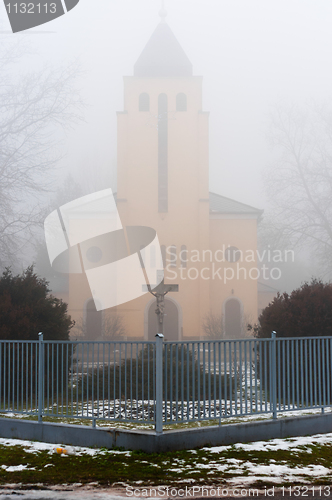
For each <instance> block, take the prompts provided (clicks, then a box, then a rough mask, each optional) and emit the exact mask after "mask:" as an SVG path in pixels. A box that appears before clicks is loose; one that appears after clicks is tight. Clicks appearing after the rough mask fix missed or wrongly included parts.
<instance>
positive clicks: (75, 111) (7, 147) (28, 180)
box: [0, 37, 82, 266]
mask: <svg viewBox="0 0 332 500" xmlns="http://www.w3.org/2000/svg"><path fill="white" fill-rule="evenodd" d="M24 42H25V39H24ZM22 51H23V53H24V54H25V55H26V51H25V49H24V48H23V44H20V43H18V42H16V41H14V42H12V41H10V42H8V37H7V38H6V37H0V68H1V83H0V266H4V265H8V264H11V263H12V259H13V255H14V254H15V253H16V252H17V251H18V249H19V246H20V245H22V240H20V238H23V236H24V238H27V237H28V234H29V230H30V229H31V228H32V227H35V226H36V225H38V224H41V223H42V221H43V217H44V215H45V213H44V211H43V210H42V196H43V195H44V196H45V193H46V192H47V191H48V190H49V189H50V188H51V185H52V173H53V172H54V169H55V167H56V165H57V163H58V162H59V160H60V159H61V158H62V156H63V153H62V151H61V147H60V140H59V127H61V128H63V127H68V126H69V125H71V124H73V122H75V121H76V120H78V119H81V109H82V102H81V100H80V97H79V95H78V93H77V91H76V90H75V89H74V85H75V81H76V78H77V75H78V65H77V63H73V64H70V65H69V66H67V67H65V68H60V69H50V68H44V69H43V70H42V71H29V72H25V73H20V72H19V67H18V64H17V63H18V62H19V61H20V59H21V58H22ZM23 241H24V240H23Z"/></svg>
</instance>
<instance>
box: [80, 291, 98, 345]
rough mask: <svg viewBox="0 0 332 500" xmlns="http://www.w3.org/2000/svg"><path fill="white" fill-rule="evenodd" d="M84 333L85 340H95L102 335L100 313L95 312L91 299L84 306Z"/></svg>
mask: <svg viewBox="0 0 332 500" xmlns="http://www.w3.org/2000/svg"><path fill="white" fill-rule="evenodd" d="M84 333H85V337H86V339H87V340H97V339H99V338H100V337H101V335H102V311H97V309H96V306H95V302H94V300H93V299H90V300H89V301H88V303H87V304H86V322H85V332H84Z"/></svg>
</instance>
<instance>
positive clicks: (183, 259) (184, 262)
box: [180, 245, 188, 267]
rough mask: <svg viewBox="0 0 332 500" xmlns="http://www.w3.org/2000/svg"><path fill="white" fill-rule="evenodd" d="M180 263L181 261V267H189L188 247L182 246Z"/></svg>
mask: <svg viewBox="0 0 332 500" xmlns="http://www.w3.org/2000/svg"><path fill="white" fill-rule="evenodd" d="M180 261H181V267H187V262H188V250H187V247H186V245H182V246H181V252H180Z"/></svg>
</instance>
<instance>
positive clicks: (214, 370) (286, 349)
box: [0, 334, 332, 433]
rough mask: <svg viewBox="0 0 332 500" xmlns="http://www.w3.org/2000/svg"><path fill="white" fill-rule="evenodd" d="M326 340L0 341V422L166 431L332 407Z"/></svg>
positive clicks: (330, 343)
mask: <svg viewBox="0 0 332 500" xmlns="http://www.w3.org/2000/svg"><path fill="white" fill-rule="evenodd" d="M331 359H332V338H331V337H310V338H309V337H308V338H287V339H282V338H275V336H274V337H272V338H271V339H244V340H211V341H190V342H189V341H188V342H163V339H162V338H161V337H158V336H157V337H156V341H155V342H130V341H127V342H89V341H75V342H53V341H43V335H42V334H40V335H39V341H0V412H1V413H14V414H16V413H21V414H29V415H35V416H38V420H39V421H40V422H41V421H42V418H43V417H61V418H76V419H90V420H92V423H93V425H95V423H96V420H98V419H103V420H108V421H117V422H135V423H145V424H153V425H154V426H155V428H156V431H157V432H158V433H160V432H162V429H163V425H165V424H172V423H174V424H175V423H181V422H191V421H197V420H215V419H218V420H219V421H221V420H222V419H225V418H228V417H235V416H247V415H260V414H269V413H271V414H272V415H273V417H274V418H276V417H277V413H278V412H287V411H298V410H304V409H311V408H320V409H321V410H322V411H324V408H325V407H329V406H332V371H331Z"/></svg>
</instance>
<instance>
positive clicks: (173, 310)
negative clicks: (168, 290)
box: [148, 298, 179, 340]
mask: <svg viewBox="0 0 332 500" xmlns="http://www.w3.org/2000/svg"><path fill="white" fill-rule="evenodd" d="M155 310H156V301H153V302H152V303H151V304H150V307H149V314H148V340H155V335H156V333H158V321H157V315H156V313H155ZM164 340H179V312H178V308H177V307H176V304H175V303H174V302H173V301H172V300H169V299H166V298H165V316H164Z"/></svg>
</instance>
